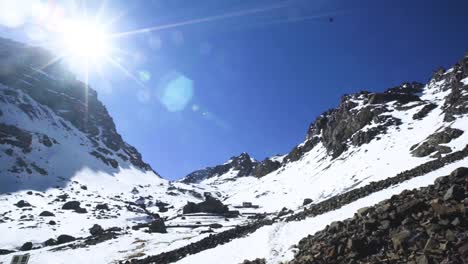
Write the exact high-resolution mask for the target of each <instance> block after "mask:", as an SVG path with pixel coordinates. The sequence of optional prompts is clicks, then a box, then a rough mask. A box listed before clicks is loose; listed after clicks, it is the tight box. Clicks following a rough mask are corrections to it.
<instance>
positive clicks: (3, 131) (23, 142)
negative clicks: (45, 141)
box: [0, 124, 32, 153]
mask: <svg viewBox="0 0 468 264" xmlns="http://www.w3.org/2000/svg"><path fill="white" fill-rule="evenodd" d="M31 143H32V135H31V133H29V132H28V131H25V130H22V129H20V128H18V127H16V126H13V125H6V124H0V144H9V145H12V146H15V147H18V148H20V149H21V150H22V151H23V153H28V152H30V151H31Z"/></svg>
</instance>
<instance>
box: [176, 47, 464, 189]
mask: <svg viewBox="0 0 468 264" xmlns="http://www.w3.org/2000/svg"><path fill="white" fill-rule="evenodd" d="M466 78H468V55H467V56H465V57H464V58H463V59H461V60H460V61H459V62H457V63H456V64H455V65H454V66H453V67H452V68H451V69H450V70H448V71H447V70H445V69H443V68H439V69H438V70H436V71H435V72H434V74H433V76H432V77H431V79H430V82H429V85H431V84H432V85H435V84H437V83H443V85H442V86H441V88H440V89H441V91H447V92H449V93H448V94H447V96H446V97H445V98H444V101H443V113H444V120H445V121H453V120H455V119H456V116H459V115H463V114H466V113H468V92H467V85H468V81H467V79H466ZM424 89H427V88H425V86H424V84H422V83H418V82H412V83H408V82H405V83H403V84H401V85H399V86H396V87H392V88H389V89H387V90H385V91H384V92H380V93H375V92H369V91H361V92H358V93H355V94H350V95H344V96H342V97H341V100H340V103H339V105H338V106H337V107H336V108H333V109H330V110H328V111H325V112H324V113H322V114H321V115H319V116H318V117H317V118H316V119H315V121H313V122H312V123H311V124H310V126H309V128H308V130H307V133H306V137H305V141H304V142H303V143H301V144H299V145H297V146H296V147H294V148H293V149H292V150H291V151H290V152H289V153H287V154H285V155H284V156H281V158H280V159H278V158H276V157H271V158H266V159H265V160H263V161H261V162H253V163H252V164H250V163H249V164H245V165H246V166H245V167H242V166H241V167H239V166H237V167H236V168H234V167H229V169H235V170H239V171H242V172H241V173H239V174H238V175H237V176H255V177H263V176H265V175H267V174H269V173H271V172H274V171H276V170H278V169H280V168H281V167H284V166H286V164H288V163H290V162H294V161H298V160H299V159H301V158H302V157H303V156H304V155H305V154H306V153H307V152H309V151H310V150H312V149H313V148H314V147H315V146H317V144H319V143H321V144H323V146H324V147H325V148H326V150H327V153H328V154H329V155H330V156H331V157H332V158H333V159H335V158H338V157H339V156H340V155H341V154H342V153H343V152H345V151H346V150H347V149H349V148H350V147H351V146H357V147H359V146H361V145H363V144H367V143H369V142H370V141H372V140H374V139H377V140H378V139H379V138H380V137H379V135H381V134H384V133H386V131H387V129H388V128H389V127H391V126H393V127H397V128H398V126H399V125H401V120H400V119H398V118H395V117H393V116H392V115H391V114H390V113H391V112H392V111H393V110H391V109H389V108H388V107H387V104H389V103H394V104H395V106H396V107H397V108H399V109H401V110H404V109H405V108H408V107H409V108H415V107H421V109H420V110H419V111H418V112H417V113H415V114H414V116H413V120H421V119H423V118H424V117H425V116H427V114H428V113H429V112H430V111H432V110H433V109H435V108H436V107H437V105H436V104H434V103H433V102H429V101H424V100H422V99H421V94H422V92H423V91H424ZM410 103H411V106H407V105H408V104H410ZM366 126H369V128H368V129H364V128H365V127H366ZM454 133H455V134H457V135H458V134H460V133H463V131H461V132H460V131H457V132H454ZM456 137H457V136H456V135H454V134H452V137H451V138H450V140H451V139H454V138H456ZM428 140H429V141H431V140H430V139H428ZM450 140H448V139H446V140H445V141H446V142H444V143H448V142H450ZM439 143H442V141H441V142H439ZM439 143H435V144H432V145H431V144H430V143H424V144H423V145H422V146H419V147H418V149H416V150H414V151H413V153H414V155H415V156H419V157H422V156H427V155H429V154H430V153H433V152H434V151H436V150H440V151H442V152H445V153H449V152H450V150H449V149H447V148H444V147H436V145H437V144H439ZM430 145H431V146H430ZM414 148H416V146H414ZM247 155H248V154H247ZM221 166H224V167H223V168H225V169H224V170H218V169H214V168H221V167H218V166H215V167H212V168H206V169H205V170H199V171H195V172H193V173H191V174H188V175H187V176H185V177H184V178H183V180H182V181H183V182H186V183H189V182H201V181H202V180H204V179H208V178H211V177H215V176H220V175H222V174H223V173H226V172H227V171H228V170H229V169H228V166H226V165H221ZM246 172H249V173H248V174H246ZM195 175H197V176H196V179H197V180H196V181H193V179H194V178H195Z"/></svg>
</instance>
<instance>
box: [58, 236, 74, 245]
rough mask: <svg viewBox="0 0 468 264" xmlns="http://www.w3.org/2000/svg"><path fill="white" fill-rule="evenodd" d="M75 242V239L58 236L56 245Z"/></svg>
mask: <svg viewBox="0 0 468 264" xmlns="http://www.w3.org/2000/svg"><path fill="white" fill-rule="evenodd" d="M75 240H76V238H74V237H72V236H69V235H60V236H59V237H57V245H60V244H65V243H69V242H73V241H75Z"/></svg>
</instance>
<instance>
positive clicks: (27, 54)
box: [0, 39, 248, 263]
mask: <svg viewBox="0 0 468 264" xmlns="http://www.w3.org/2000/svg"><path fill="white" fill-rule="evenodd" d="M0 58H1V59H0V161H1V162H0V232H1V233H2V239H1V240H0V262H2V261H5V262H8V261H9V260H10V259H11V256H12V254H11V253H13V252H15V251H18V250H20V249H21V248H23V250H25V249H29V248H31V249H32V250H28V253H29V254H30V255H31V260H30V263H83V262H87V263H107V262H108V261H114V260H115V261H117V260H123V259H127V258H134V257H143V256H145V255H146V254H156V253H160V252H163V251H165V250H170V249H173V248H176V247H179V246H182V245H186V244H188V243H191V242H193V241H196V240H200V239H202V238H203V237H205V236H208V235H209V234H210V233H216V232H220V231H223V230H225V229H228V228H230V227H232V226H235V225H238V224H242V223H244V222H246V221H248V219H247V216H239V217H236V218H233V219H226V217H222V216H213V215H204V214H193V215H185V216H183V217H182V216H181V213H182V207H183V206H184V205H186V204H187V202H195V203H197V202H201V201H202V200H203V194H204V193H205V192H209V193H212V195H213V196H215V197H217V195H218V194H217V193H215V192H214V190H212V188H208V189H207V188H204V187H198V186H189V185H186V184H184V183H178V182H175V183H171V182H169V181H168V180H165V179H162V178H161V177H159V175H157V174H156V173H155V172H154V171H153V169H152V168H151V167H150V166H149V165H148V164H146V163H145V162H143V160H142V158H141V155H140V154H139V153H138V151H137V150H136V149H135V148H133V147H132V146H130V145H129V144H127V143H126V142H124V141H123V139H122V138H121V136H120V135H119V134H118V133H117V131H116V130H115V125H114V123H113V120H112V118H111V117H110V115H109V114H108V112H107V110H106V108H105V107H104V105H103V104H102V103H101V102H100V101H99V100H98V98H97V93H96V92H95V91H94V90H92V89H91V88H89V87H86V86H85V85H84V84H83V83H82V82H80V81H78V80H76V79H75V77H74V76H73V75H72V74H71V73H69V72H68V71H66V70H65V69H64V68H63V67H62V66H61V65H60V64H57V63H56V64H51V65H49V66H47V67H45V68H44V67H42V66H44V65H46V64H47V62H48V61H49V60H50V59H52V55H51V54H49V53H48V52H46V51H44V50H42V49H39V48H34V47H30V46H27V45H23V44H20V43H17V42H13V41H9V40H5V39H0ZM76 203H79V204H78V205H77V206H76ZM73 204H75V205H73ZM67 205H69V206H74V207H73V210H68V209H66V208H67ZM159 217H160V218H159ZM155 219H164V222H165V225H166V229H167V233H164V234H159V233H156V234H155V233H151V234H150V233H148V230H149V226H148V224H149V223H152V221H154V220H155ZM94 225H99V226H100V227H102V228H103V229H104V230H107V231H105V233H103V234H100V235H97V236H96V235H90V228H91V227H93V226H94ZM63 235H67V236H72V237H74V238H76V240H74V239H73V241H66V242H65V241H62V240H63V237H64V236H63ZM60 238H62V239H60ZM60 241H62V242H60ZM56 244H58V245H56ZM5 254H6V255H5ZM2 255H5V256H2ZM90 259H91V260H92V261H91V262H90Z"/></svg>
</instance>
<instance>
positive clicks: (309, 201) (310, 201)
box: [302, 198, 313, 205]
mask: <svg viewBox="0 0 468 264" xmlns="http://www.w3.org/2000/svg"><path fill="white" fill-rule="evenodd" d="M312 202H313V200H312V199H310V198H305V199H304V201H303V202H302V205H308V204H311V203H312Z"/></svg>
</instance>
